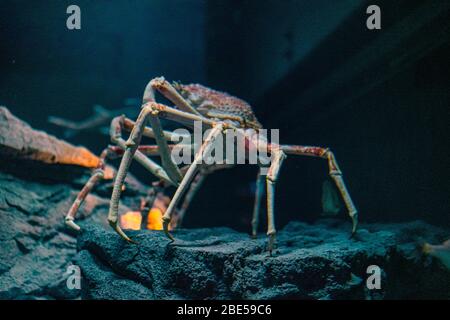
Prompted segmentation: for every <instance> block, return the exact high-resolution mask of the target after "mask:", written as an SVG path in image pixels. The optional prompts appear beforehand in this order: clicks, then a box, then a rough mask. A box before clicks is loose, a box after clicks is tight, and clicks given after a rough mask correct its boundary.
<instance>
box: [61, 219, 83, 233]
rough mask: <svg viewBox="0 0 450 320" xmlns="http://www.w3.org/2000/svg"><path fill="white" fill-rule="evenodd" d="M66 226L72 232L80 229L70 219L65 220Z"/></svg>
mask: <svg viewBox="0 0 450 320" xmlns="http://www.w3.org/2000/svg"><path fill="white" fill-rule="evenodd" d="M65 224H66V226H68V227H69V228H70V229H72V230H74V231H81V228H80V226H79V225H77V224H76V223H75V222H74V221H73V220H72V219H66V220H65Z"/></svg>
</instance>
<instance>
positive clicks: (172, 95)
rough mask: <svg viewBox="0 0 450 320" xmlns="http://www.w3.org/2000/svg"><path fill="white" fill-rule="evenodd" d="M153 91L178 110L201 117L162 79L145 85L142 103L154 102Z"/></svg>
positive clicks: (155, 79)
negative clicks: (156, 91)
mask: <svg viewBox="0 0 450 320" xmlns="http://www.w3.org/2000/svg"><path fill="white" fill-rule="evenodd" d="M155 89H156V90H158V91H159V92H160V93H161V94H162V95H163V96H164V97H166V98H167V99H169V100H170V101H172V102H173V103H174V104H175V105H176V106H177V107H178V108H179V109H180V110H183V111H186V112H189V113H192V114H196V115H197V116H201V115H200V113H199V112H198V111H197V110H196V109H195V108H193V107H192V106H191V105H190V104H189V102H187V101H186V100H185V99H184V98H183V97H182V96H181V95H180V94H179V93H178V91H177V90H176V89H175V88H174V87H173V86H172V85H171V84H170V83H169V82H167V81H166V79H164V77H159V78H154V79H152V80H151V81H150V82H149V83H148V84H147V87H146V88H145V90H144V97H143V103H147V102H151V101H155Z"/></svg>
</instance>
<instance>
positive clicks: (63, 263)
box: [0, 107, 148, 299]
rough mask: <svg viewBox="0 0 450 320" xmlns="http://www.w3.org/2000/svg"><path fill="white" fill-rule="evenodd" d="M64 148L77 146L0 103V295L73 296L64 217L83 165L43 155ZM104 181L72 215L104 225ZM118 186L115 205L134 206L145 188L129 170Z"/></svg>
mask: <svg viewBox="0 0 450 320" xmlns="http://www.w3.org/2000/svg"><path fill="white" fill-rule="evenodd" d="M68 150H69V151H70V150H72V151H75V152H77V151H79V150H80V149H79V148H77V147H73V146H71V145H70V144H68V143H66V142H64V141H62V140H59V139H57V138H55V137H52V136H49V135H47V134H46V133H45V132H42V131H36V130H34V129H32V128H31V127H29V126H28V125H27V124H26V123H24V122H23V121H21V120H19V119H17V118H16V117H14V116H13V115H12V114H11V113H10V112H9V111H8V110H7V109H6V108H1V107H0V221H1V223H0V299H55V298H58V299H73V298H76V297H78V296H79V295H80V291H79V290H69V289H68V288H67V286H66V278H67V274H66V270H67V267H68V266H69V265H70V264H71V261H72V259H73V257H74V255H75V254H76V239H75V236H76V235H75V234H74V233H72V232H71V231H69V230H68V229H66V227H65V225H64V216H65V214H66V213H67V211H68V210H69V208H70V206H71V204H72V202H73V201H74V199H75V197H76V195H77V194H78V192H79V191H80V189H81V188H82V186H83V185H84V183H85V182H86V181H87V179H88V177H89V176H90V174H91V171H90V170H89V169H86V168H83V167H80V164H78V165H77V166H75V165H67V164H64V163H62V162H61V163H52V162H51V161H50V163H49V161H48V160H49V159H53V158H52V157H53V156H50V157H47V156H49V155H54V156H55V158H54V160H55V161H56V160H57V159H61V157H60V155H61V154H60V152H66V151H68ZM36 155H37V157H35V156H36ZM62 159H67V158H64V157H63V158H62ZM73 159H76V157H75V158H73ZM56 162H57V161H56ZM81 165H83V164H81ZM111 183H112V182H111V181H103V182H101V183H100V184H99V185H98V186H97V188H95V189H94V192H92V193H91V194H90V195H88V197H87V198H86V200H85V202H84V203H83V205H82V207H81V208H80V211H79V213H78V215H77V220H78V221H84V222H85V224H95V225H98V226H101V227H105V228H109V226H107V222H106V217H107V211H108V207H109V200H110V197H111V190H112V185H111ZM126 187H127V188H126V190H125V192H124V193H123V199H122V205H121V208H120V211H121V212H126V211H130V210H131V209H130V208H129V207H128V206H130V207H133V208H137V207H138V206H139V204H140V200H141V197H143V196H145V194H144V193H143V192H145V191H147V190H148V188H146V187H143V186H142V184H140V183H139V182H138V181H137V180H136V179H134V178H133V177H132V176H131V175H129V177H127V181H126Z"/></svg>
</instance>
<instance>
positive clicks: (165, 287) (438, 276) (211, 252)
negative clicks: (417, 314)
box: [74, 220, 450, 299]
mask: <svg viewBox="0 0 450 320" xmlns="http://www.w3.org/2000/svg"><path fill="white" fill-rule="evenodd" d="M348 228H349V226H348V225H346V224H345V225H343V224H341V223H340V222H339V221H338V220H334V221H331V220H328V221H322V222H320V223H317V224H314V225H308V224H305V223H300V222H291V223H289V224H288V225H287V226H286V227H285V228H284V229H282V230H281V231H280V232H279V233H278V234H277V239H278V249H277V250H276V252H275V256H274V257H268V256H267V253H266V251H265V246H266V237H265V236H260V237H259V238H258V239H256V240H252V239H250V238H249V236H248V235H247V234H243V233H238V232H236V231H233V230H231V229H228V228H211V229H192V230H179V231H176V232H174V235H175V237H176V239H177V240H176V242H175V243H173V244H170V243H169V241H168V240H167V238H166V237H165V235H164V234H163V233H162V232H159V231H147V230H144V231H134V232H131V231H128V232H129V234H130V235H131V236H132V238H133V239H134V240H136V241H137V242H138V244H137V245H132V244H128V243H125V242H124V241H123V240H122V239H121V238H119V236H118V235H117V234H115V233H113V232H111V231H109V230H104V229H101V228H98V227H95V226H91V227H86V228H85V229H84V232H83V233H82V234H80V236H79V238H78V251H79V253H78V254H77V255H76V257H75V258H74V263H75V264H77V265H78V266H80V268H81V271H82V275H83V278H82V279H83V281H82V297H83V298H89V299H124V298H125V299H153V298H155V299H288V298H294V299H383V298H384V299H389V298H396V299H401V298H431V297H433V298H440V299H448V298H449V297H450V291H449V290H450V289H449V286H448V283H450V282H449V280H450V274H449V272H448V270H446V269H444V268H442V267H441V266H440V265H439V264H438V263H437V262H436V261H432V260H429V259H428V258H426V257H423V256H422V255H421V254H420V250H419V248H418V247H417V246H414V250H412V247H411V245H412V244H414V243H415V241H416V239H419V238H427V239H428V240H433V239H434V240H437V239H441V238H443V237H445V236H447V235H448V230H442V229H439V228H434V227H432V226H429V225H427V224H425V223H422V222H413V223H407V224H390V225H381V224H380V225H363V226H362V229H361V230H360V232H359V234H358V236H357V237H356V238H355V239H351V240H350V239H349V234H348ZM411 250H412V251H411ZM370 265H377V266H379V267H380V268H381V269H382V271H383V273H382V286H381V289H380V290H368V289H367V288H366V279H367V277H368V276H369V275H368V274H367V267H368V266H370ZM406 279H408V281H406ZM443 283H446V284H447V285H443ZM417 284H421V285H423V287H418V286H417ZM118 288H121V290H118Z"/></svg>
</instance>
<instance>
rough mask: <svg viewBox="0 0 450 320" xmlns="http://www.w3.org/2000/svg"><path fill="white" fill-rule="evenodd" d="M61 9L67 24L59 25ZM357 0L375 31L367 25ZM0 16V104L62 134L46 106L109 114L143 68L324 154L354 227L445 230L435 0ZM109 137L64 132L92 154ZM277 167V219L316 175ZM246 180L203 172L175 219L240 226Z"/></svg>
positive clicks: (246, 218) (294, 160) (196, 5)
mask: <svg viewBox="0 0 450 320" xmlns="http://www.w3.org/2000/svg"><path fill="white" fill-rule="evenodd" d="M70 4H77V5H79V6H80V8H81V21H82V22H81V23H82V29H81V30H75V31H69V30H68V29H67V28H66V19H67V16H68V15H67V14H66V8H67V6H68V5H70ZM370 4H377V5H379V6H380V7H381V15H382V29H381V30H368V29H367V28H366V19H367V17H368V15H367V14H366V8H367V6H368V5H370ZM0 15H1V19H0V104H2V105H5V106H7V107H8V108H9V109H10V110H11V111H12V112H13V113H14V114H15V115H17V116H19V117H20V118H22V119H24V120H26V121H28V122H29V123H30V124H31V125H32V126H33V127H35V128H40V129H43V130H46V131H48V132H50V133H52V134H55V135H57V136H60V137H62V136H63V130H61V129H60V128H57V127H55V126H53V125H50V124H49V123H48V122H47V117H48V116H49V115H56V116H61V117H65V118H69V119H73V120H80V119H84V118H86V117H88V116H89V115H90V114H91V112H92V105H93V104H100V105H103V106H105V107H107V108H120V107H122V106H123V101H124V99H126V98H130V97H136V98H138V97H140V96H141V95H142V91H143V89H144V87H145V85H146V84H147V82H148V81H149V80H150V79H151V78H153V77H155V76H160V75H164V76H165V77H166V78H167V79H169V80H180V81H182V82H184V83H190V82H199V83H203V84H206V85H208V86H210V87H213V88H216V89H220V90H223V91H227V92H230V93H232V94H234V95H236V96H239V97H241V98H243V99H246V100H247V101H249V102H250V103H251V104H252V105H253V107H254V110H255V113H256V115H257V117H258V118H259V120H260V121H261V122H262V123H263V124H264V125H265V127H267V128H279V129H280V135H281V142H282V143H291V144H305V145H319V146H325V147H330V148H332V150H333V151H334V152H335V155H336V157H337V160H338V162H339V164H340V166H341V169H342V170H343V172H344V175H345V178H346V181H347V184H348V187H349V190H350V192H351V194H352V196H353V198H354V201H355V204H356V205H357V207H358V208H359V210H360V217H361V220H362V221H366V222H390V221H411V220H415V219H424V220H427V221H428V222H431V223H434V224H445V225H447V226H449V225H450V219H449V212H450V201H449V194H450V192H449V191H450V190H449V180H450V179H449V178H450V169H449V168H450V166H449V163H450V162H449V160H450V159H449V158H450V157H449V152H448V147H449V138H448V129H449V125H448V124H449V107H450V104H449V102H450V89H449V88H450V3H449V2H448V1H438V0H437V1H411V0H408V1H402V0H398V1H376V2H372V1H370V2H369V1H356V0H342V1H334V0H314V1H312V0H311V1H300V0H296V1H293V0H291V1H289V0H285V1H275V0H269V1H257V0H254V1H223V0H213V1H201V0H177V1H163V0H153V1H136V0H135V1H106V0H97V1H78V0H77V1H50V0H47V1H33V2H31V1H22V0H17V1H9V0H3V1H1V2H0ZM108 140H109V139H108V138H107V137H106V136H104V135H102V134H101V133H99V132H85V133H82V134H80V135H78V136H76V137H73V138H71V139H70V141H71V142H73V143H76V144H84V145H86V146H88V147H89V148H90V149H92V150H93V151H95V152H100V151H101V150H102V149H103V147H104V146H105V145H106V144H107V143H108ZM285 163H286V164H285V166H284V167H283V169H282V171H281V177H280V180H279V183H278V185H277V188H278V189H277V198H276V203H277V208H276V210H277V216H276V217H277V225H278V226H279V227H281V226H283V225H284V224H286V223H287V222H288V221H289V220H293V219H301V220H306V221H312V220H313V219H315V218H317V217H318V216H319V214H320V212H321V205H320V199H321V187H322V182H323V181H324V179H327V172H328V169H327V165H326V163H325V161H323V160H318V159H312V158H298V157H294V156H291V157H289V158H288V160H287V161H286V162H285ZM133 171H134V172H135V173H136V174H137V175H138V177H139V178H140V179H141V180H142V181H143V182H149V181H151V177H149V175H148V174H146V173H144V172H143V171H140V170H139V168H138V166H137V165H134V166H133ZM255 176H256V168H254V167H250V166H247V167H243V166H238V167H236V168H234V169H232V170H228V171H223V172H218V173H216V174H214V175H213V176H211V177H210V178H208V179H207V181H206V183H205V185H204V187H203V188H202V189H201V190H200V192H199V193H198V196H197V197H196V198H195V200H194V203H193V205H192V207H191V209H190V210H189V212H188V216H187V219H186V226H188V227H194V226H195V227H197V226H219V225H225V226H230V227H233V228H236V229H240V230H247V231H248V230H249V225H250V219H251V212H252V207H253V192H252V181H253V180H254V177H255ZM339 217H342V218H343V219H346V216H345V213H344V212H341V213H340V214H339ZM263 221H264V220H263ZM262 230H263V226H262V227H261V231H262Z"/></svg>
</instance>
